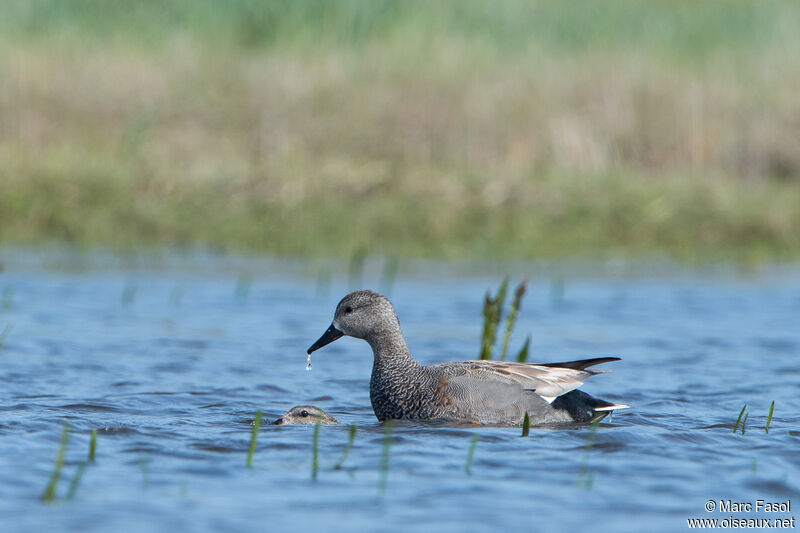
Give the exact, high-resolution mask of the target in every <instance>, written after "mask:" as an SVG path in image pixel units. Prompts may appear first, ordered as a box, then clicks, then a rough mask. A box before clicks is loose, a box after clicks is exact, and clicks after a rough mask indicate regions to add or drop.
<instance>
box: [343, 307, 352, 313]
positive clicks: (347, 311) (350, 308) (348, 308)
mask: <svg viewBox="0 0 800 533" xmlns="http://www.w3.org/2000/svg"><path fill="white" fill-rule="evenodd" d="M352 312H353V308H352V307H350V306H349V305H348V306H347V307H345V308H344V313H345V314H346V315H349V314H350V313H352Z"/></svg>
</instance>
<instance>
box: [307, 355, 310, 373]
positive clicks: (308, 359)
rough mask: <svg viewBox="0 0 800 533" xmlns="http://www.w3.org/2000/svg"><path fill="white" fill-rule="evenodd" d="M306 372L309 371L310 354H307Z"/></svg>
mask: <svg viewBox="0 0 800 533" xmlns="http://www.w3.org/2000/svg"><path fill="white" fill-rule="evenodd" d="M306 362H307V363H308V364H306V370H311V354H308V358H307V359H306Z"/></svg>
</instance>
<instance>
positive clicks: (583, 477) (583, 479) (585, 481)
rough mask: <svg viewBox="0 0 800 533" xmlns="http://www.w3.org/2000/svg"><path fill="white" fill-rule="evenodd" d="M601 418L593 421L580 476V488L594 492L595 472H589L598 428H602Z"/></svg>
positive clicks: (587, 437) (587, 438) (587, 436)
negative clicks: (590, 457) (590, 458)
mask: <svg viewBox="0 0 800 533" xmlns="http://www.w3.org/2000/svg"><path fill="white" fill-rule="evenodd" d="M600 420H601V418H596V419H594V420H593V421H592V423H591V426H590V428H589V433H588V434H587V435H586V446H585V447H584V454H583V461H582V462H581V469H580V474H579V476H578V487H580V488H583V489H586V490H592V487H594V472H593V471H591V470H589V456H590V454H591V452H592V449H594V442H595V440H596V439H597V428H598V427H599V426H600Z"/></svg>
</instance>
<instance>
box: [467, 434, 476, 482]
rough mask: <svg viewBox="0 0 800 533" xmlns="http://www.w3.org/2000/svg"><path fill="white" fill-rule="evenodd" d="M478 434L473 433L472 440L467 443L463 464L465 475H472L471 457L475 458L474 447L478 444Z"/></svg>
mask: <svg viewBox="0 0 800 533" xmlns="http://www.w3.org/2000/svg"><path fill="white" fill-rule="evenodd" d="M479 438H480V435H473V436H472V441H471V442H470V445H469V451H468V452H467V464H465V465H464V471H465V472H466V473H467V475H468V476H469V475H472V459H474V458H475V448H476V447H477V446H478V439H479Z"/></svg>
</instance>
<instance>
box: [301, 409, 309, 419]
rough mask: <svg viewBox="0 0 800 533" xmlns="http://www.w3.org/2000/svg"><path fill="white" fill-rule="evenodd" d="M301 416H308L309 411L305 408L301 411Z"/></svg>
mask: <svg viewBox="0 0 800 533" xmlns="http://www.w3.org/2000/svg"><path fill="white" fill-rule="evenodd" d="M300 416H302V417H303V418H305V417H307V416H308V411H306V410H305V409H303V410H302V411H300Z"/></svg>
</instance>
